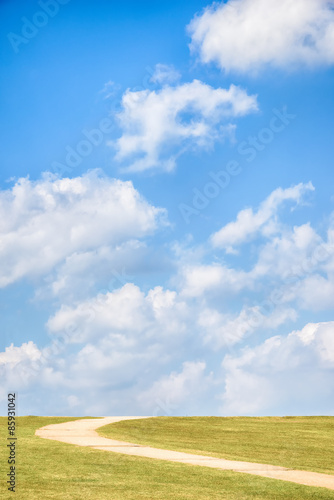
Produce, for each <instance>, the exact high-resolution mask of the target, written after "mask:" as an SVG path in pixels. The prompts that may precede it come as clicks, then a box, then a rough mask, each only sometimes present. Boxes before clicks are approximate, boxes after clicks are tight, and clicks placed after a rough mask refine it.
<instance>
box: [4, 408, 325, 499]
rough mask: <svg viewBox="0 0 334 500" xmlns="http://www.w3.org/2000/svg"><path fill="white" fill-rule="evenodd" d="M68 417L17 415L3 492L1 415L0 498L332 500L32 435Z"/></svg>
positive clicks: (312, 491)
mask: <svg viewBox="0 0 334 500" xmlns="http://www.w3.org/2000/svg"><path fill="white" fill-rule="evenodd" d="M69 420H73V419H70V418H55V417H20V418H19V419H18V425H17V437H18V440H17V458H18V461H17V464H16V466H17V491H16V493H15V494H13V493H7V486H6V480H7V479H6V473H7V468H8V464H7V449H6V439H7V429H6V422H7V421H6V418H5V417H1V418H0V424H1V427H0V431H1V432H0V433H1V444H2V445H1V447H0V450H1V457H0V461H1V486H0V490H1V491H0V498H1V499H6V500H7V499H12V498H16V499H17V500H18V499H20V500H45V499H46V500H48V499H59V500H70V499H73V500H82V499H88V500H90V499H96V500H107V499H108V500H123V499H124V500H130V499H131V500H144V499H145V500H155V499H157V500H208V499H210V500H218V499H219V500H221V499H226V500H227V499H228V500H262V499H263V500H264V499H269V500H286V499H289V500H290V499H291V500H311V499H319V500H334V491H333V492H332V491H329V490H326V489H323V488H311V487H307V486H301V485H297V484H293V483H287V482H284V481H277V480H272V479H265V478H260V477H256V476H251V475H248V474H238V473H233V472H228V471H219V470H214V469H207V468H205V467H196V466H188V465H184V464H176V463H168V462H163V461H157V460H153V459H143V458H137V457H126V456H123V455H118V454H114V453H108V452H104V451H99V450H92V449H90V448H84V447H77V446H74V445H69V444H65V443H58V442H56V441H50V440H45V439H41V438H38V437H36V436H34V432H35V430H36V429H37V428H39V427H42V426H44V425H48V424H52V423H60V422H64V421H69Z"/></svg>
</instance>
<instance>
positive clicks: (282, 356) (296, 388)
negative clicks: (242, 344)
mask: <svg viewBox="0 0 334 500" xmlns="http://www.w3.org/2000/svg"><path fill="white" fill-rule="evenodd" d="M222 366H223V368H224V370H225V371H226V385H225V392H224V394H223V396H222V398H223V407H222V412H223V413H224V414H237V415H240V414H243V415H244V414H265V413H269V414H275V413H276V412H277V410H278V411H282V410H279V409H280V408H284V406H289V407H290V408H291V413H294V410H295V409H296V410H297V408H303V412H304V414H305V413H306V414H307V413H308V414H313V413H314V412H316V413H317V412H321V411H322V407H324V406H325V404H326V401H327V398H328V397H330V395H332V394H333V390H334V384H333V383H332V382H331V380H333V377H331V375H332V373H333V370H334V322H326V323H309V324H307V325H305V327H304V328H303V329H302V330H299V331H293V332H291V333H290V334H289V335H287V336H275V337H270V338H268V339H267V340H266V341H265V342H264V343H263V344H260V345H258V346H256V347H254V348H250V347H247V348H245V349H244V350H243V352H242V353H241V355H239V356H236V357H233V356H230V355H228V356H226V357H225V358H224V361H223V364H222ZM317 401H318V402H319V405H322V407H320V406H318V407H317V406H315V404H316V402H317ZM296 410H295V411H296ZM297 411H298V410H297ZM299 413H300V410H299Z"/></svg>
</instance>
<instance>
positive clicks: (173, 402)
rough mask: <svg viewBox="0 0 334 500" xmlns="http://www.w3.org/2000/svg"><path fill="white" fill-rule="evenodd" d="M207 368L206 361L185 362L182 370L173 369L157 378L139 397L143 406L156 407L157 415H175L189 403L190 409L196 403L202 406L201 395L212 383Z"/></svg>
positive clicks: (155, 413)
mask: <svg viewBox="0 0 334 500" xmlns="http://www.w3.org/2000/svg"><path fill="white" fill-rule="evenodd" d="M205 369H206V364H205V363H204V362H184V363H183V367H182V371H181V372H179V373H178V372H175V371H173V372H172V373H170V375H168V376H164V377H162V378H161V379H160V380H157V381H156V382H154V384H153V385H152V386H151V387H150V388H149V389H148V390H146V391H144V392H142V393H141V394H140V395H139V396H138V397H137V399H138V401H139V403H140V404H141V406H142V407H143V408H145V409H148V410H151V409H152V408H154V411H153V414H154V415H155V416H157V415H158V414H159V413H161V412H162V413H163V414H167V415H173V414H174V415H175V412H176V411H177V410H178V408H179V407H180V405H183V406H184V405H187V407H188V409H189V410H191V406H194V405H195V406H197V407H198V408H200V404H199V397H200V396H201V395H203V392H204V390H205V389H207V387H208V385H210V376H205ZM196 402H197V404H196ZM201 411H203V409H202V408H201Z"/></svg>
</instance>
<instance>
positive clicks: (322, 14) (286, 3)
mask: <svg viewBox="0 0 334 500" xmlns="http://www.w3.org/2000/svg"><path fill="white" fill-rule="evenodd" d="M333 7H334V2H333V1H332V0H294V1H291V0H280V1H277V0H229V1H228V2H226V3H214V4H213V5H212V6H210V7H207V8H206V9H205V10H204V12H203V13H202V14H200V15H197V16H196V17H195V18H194V19H193V20H192V21H191V23H190V25H189V26H188V30H189V33H190V36H191V49H192V51H193V52H198V53H199V57H200V59H201V61H202V62H203V63H209V62H215V63H217V64H218V65H219V66H220V67H221V68H222V69H223V70H226V71H238V72H254V71H257V70H259V69H261V68H262V67H264V66H273V67H278V68H284V69H285V68H288V69H291V68H294V67H298V66H306V67H313V66H319V65H330V64H333V62H334V11H333Z"/></svg>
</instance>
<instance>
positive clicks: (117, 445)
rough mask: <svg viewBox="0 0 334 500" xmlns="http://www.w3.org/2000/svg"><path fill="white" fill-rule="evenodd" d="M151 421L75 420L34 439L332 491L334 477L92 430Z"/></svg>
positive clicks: (45, 430) (39, 433)
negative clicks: (159, 445) (138, 441)
mask: <svg viewBox="0 0 334 500" xmlns="http://www.w3.org/2000/svg"><path fill="white" fill-rule="evenodd" d="M139 418H151V417H104V418H98V419H87V420H84V419H83V420H74V421H72V422H65V423H63V424H53V425H47V426H45V427H41V428H40V429H37V431H36V432H35V434H36V436H39V437H41V438H44V439H52V440H54V441H61V442H63V443H70V444H76V445H78V446H88V447H90V448H94V449H97V450H104V451H111V452H114V453H122V454H124V455H134V456H137V457H145V458H155V459H158V460H168V461H170V462H181V463H185V464H191V465H201V466H204V467H212V468H214V469H222V470H231V471H234V472H242V473H245V474H254V475H256V476H263V477H269V478H272V479H281V480H283V481H291V482H292V483H298V484H304V485H306V486H318V487H323V488H328V489H330V490H334V475H333V476H331V475H327V474H319V473H317V472H308V471H300V470H292V469H286V468H284V467H277V466H275V465H266V464H257V463H251V462H238V461H234V460H225V459H222V458H213V457H206V456H203V455H192V454H190V453H182V452H179V451H170V450H162V449H158V448H152V447H150V446H142V445H138V444H133V443H126V442H123V441H115V440H113V439H107V438H104V437H101V436H99V435H98V434H97V432H95V429H97V428H98V427H102V426H103V425H107V424H112V423H115V422H120V421H121V420H133V419H134V420H135V419H139Z"/></svg>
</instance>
